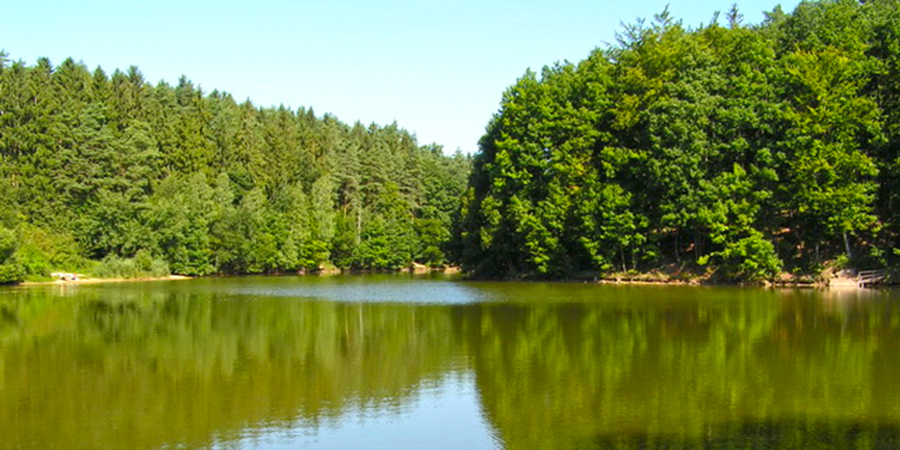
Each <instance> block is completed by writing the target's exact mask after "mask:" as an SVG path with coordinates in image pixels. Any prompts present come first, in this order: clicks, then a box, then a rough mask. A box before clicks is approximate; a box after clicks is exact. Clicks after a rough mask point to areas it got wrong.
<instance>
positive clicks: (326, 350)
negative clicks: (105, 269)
mask: <svg viewBox="0 0 900 450" xmlns="http://www.w3.org/2000/svg"><path fill="white" fill-rule="evenodd" d="M367 292H369V294H367ZM454 299H455V300H454ZM898 354H900V306H898V304H897V302H896V297H895V296H894V294H893V293H891V292H875V293H872V292H869V293H866V294H858V293H857V294H852V295H851V294H841V295H832V294H829V295H823V293H820V292H815V291H763V290H750V289H697V288H678V287H666V288H658V287H647V288H644V287H623V286H591V285H577V284H515V283H504V284H497V283H458V282H450V281H448V280H444V279H414V278H403V277H358V278H343V277H341V278H334V279H316V278H300V279H298V278H273V279H265V278H256V279H225V280H196V281H190V282H179V283H153V284H150V283H148V284H123V285H102V286H101V285H97V286H77V287H75V288H72V287H67V288H60V287H57V286H50V287H46V288H44V287H39V288H27V289H7V290H2V291H0V436H3V438H2V439H0V447H3V448H19V447H33V448H38V447H39V448H51V447H72V446H73V443H77V444H75V446H76V447H84V448H113V447H127V448H148V447H160V446H163V447H167V446H183V447H217V448H243V447H265V448H281V447H284V448H293V447H296V446H306V447H313V448H329V447H331V448H336V447H348V446H349V447H366V448H372V447H378V446H384V447H385V448H408V447H412V446H421V445H425V446H428V447H430V448H435V447H445V448H459V447H466V448H489V447H505V448H511V449H518V448H732V447H737V448H758V447H766V448H801V447H802V448H808V447H816V446H819V447H827V448H833V447H853V448H892V447H896V446H897V445H896V444H898V443H900V441H898V436H900V431H898V430H900V386H898V385H897V383H896V382H895V376H894V375H895V374H896V373H898V369H900V359H898V358H897V357H896V356H897V355H898Z"/></svg>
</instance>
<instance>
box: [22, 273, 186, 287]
mask: <svg viewBox="0 0 900 450" xmlns="http://www.w3.org/2000/svg"><path fill="white" fill-rule="evenodd" d="M192 278H193V277H187V276H184V275H168V276H165V277H144V278H79V279H77V280H54V281H25V282H23V283H20V284H19V286H36V285H41V284H96V283H127V282H133V281H174V280H190V279H192Z"/></svg>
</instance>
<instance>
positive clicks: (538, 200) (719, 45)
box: [455, 0, 900, 282]
mask: <svg viewBox="0 0 900 450" xmlns="http://www.w3.org/2000/svg"><path fill="white" fill-rule="evenodd" d="M461 209H462V214H461V220H460V222H459V223H458V224H457V225H456V226H457V229H456V235H457V240H456V243H455V254H456V257H457V258H458V259H459V260H460V261H461V262H462V264H463V266H464V268H466V269H468V270H470V271H472V272H473V273H474V274H476V275H480V276H490V277H510V276H513V277H515V276H538V277H568V276H572V275H575V274H580V273H597V272H598V271H599V272H607V273H608V272H648V271H653V270H659V269H663V270H665V269H667V268H673V267H674V268H676V269H688V270H689V271H693V273H695V274H696V273H698V272H699V273H713V274H714V275H713V277H714V279H718V280H722V281H750V282H753V281H762V280H771V279H775V278H776V277H778V276H779V275H780V274H781V273H783V272H788V273H794V274H817V273H819V272H821V271H822V270H823V269H826V268H841V267H848V266H850V267H857V268H861V267H868V268H874V267H885V266H890V265H893V264H896V263H895V262H894V260H895V259H896V257H897V255H896V253H897V251H896V250H895V249H896V248H897V247H898V234H900V2H898V1H896V0H875V1H868V2H857V1H850V0H838V1H815V2H803V3H801V4H800V5H799V6H798V7H797V8H796V10H795V11H794V12H792V13H786V12H784V11H782V10H781V9H775V10H774V11H772V12H769V13H767V14H766V19H765V20H764V21H763V23H761V24H753V25H746V24H744V23H743V20H742V16H741V14H740V13H739V11H738V10H737V9H736V7H735V8H733V9H732V10H731V11H729V12H727V13H726V14H724V15H723V16H722V17H718V15H717V16H716V17H714V18H713V20H712V21H711V22H710V23H709V24H708V25H703V26H698V27H696V28H689V27H686V26H684V25H683V24H682V23H681V22H679V21H677V20H675V19H674V18H673V17H671V16H670V14H669V13H668V12H667V11H665V12H663V13H661V14H659V15H657V16H656V17H655V18H654V20H652V21H639V22H638V23H636V24H633V25H630V26H626V27H624V29H623V30H622V31H621V32H620V33H619V35H618V43H617V44H615V45H611V46H609V47H608V48H603V49H597V50H595V51H594V52H592V53H591V54H590V55H589V56H588V57H587V59H585V60H584V61H581V62H579V63H577V64H573V63H561V64H557V65H554V66H552V67H546V68H544V69H543V71H542V72H541V73H540V74H536V73H533V72H531V71H529V72H526V73H525V75H524V76H523V77H522V78H521V79H519V80H518V82H517V83H515V85H513V86H512V87H510V88H509V89H508V90H507V91H506V92H505V94H504V95H503V99H502V103H501V108H500V111H499V112H498V113H497V114H496V115H495V116H494V118H493V119H492V121H491V122H490V124H489V125H488V127H487V133H486V135H485V136H484V137H483V138H482V140H481V142H480V152H479V153H478V154H476V156H475V158H474V163H473V174H472V178H471V180H470V184H469V188H468V190H467V192H466V194H465V196H464V198H463V202H462V207H461Z"/></svg>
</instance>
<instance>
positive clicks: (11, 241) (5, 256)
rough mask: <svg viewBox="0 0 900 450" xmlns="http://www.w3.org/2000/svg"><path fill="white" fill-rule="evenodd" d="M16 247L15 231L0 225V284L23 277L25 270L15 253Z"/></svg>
mask: <svg viewBox="0 0 900 450" xmlns="http://www.w3.org/2000/svg"><path fill="white" fill-rule="evenodd" d="M18 248H19V240H18V238H17V236H16V232H15V231H13V230H10V229H8V228H5V227H2V226H0V284H10V283H18V282H21V281H23V280H24V279H25V270H24V268H23V267H22V264H21V262H20V261H19V259H18V257H17V255H16V251H17V250H18Z"/></svg>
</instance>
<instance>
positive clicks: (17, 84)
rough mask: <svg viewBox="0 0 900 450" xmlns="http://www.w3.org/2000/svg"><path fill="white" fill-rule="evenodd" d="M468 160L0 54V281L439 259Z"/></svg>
mask: <svg viewBox="0 0 900 450" xmlns="http://www.w3.org/2000/svg"><path fill="white" fill-rule="evenodd" d="M470 165H471V160H470V158H469V157H466V156H463V155H461V154H459V153H458V152H457V154H456V155H454V156H452V157H448V156H445V155H444V154H443V152H442V150H441V148H440V147H439V146H436V145H429V146H420V145H419V144H417V142H416V139H415V136H414V135H412V134H410V133H409V132H407V131H405V130H403V129H401V128H399V127H398V126H397V125H396V124H393V125H389V126H376V125H371V126H364V125H362V124H360V123H358V122H357V123H355V124H354V125H347V124H345V123H342V122H340V121H339V120H337V119H336V118H335V117H333V116H331V115H327V114H326V115H324V116H321V117H319V116H316V115H315V114H314V112H313V110H312V109H304V108H301V109H299V110H297V111H292V110H288V109H286V108H284V107H278V108H261V107H257V106H254V105H253V104H252V103H251V102H250V101H249V100H248V101H245V102H243V103H238V102H236V101H235V100H234V99H233V98H232V97H231V96H230V95H229V94H227V93H221V92H218V91H213V92H212V93H209V94H206V93H204V92H203V91H202V90H201V89H200V88H199V87H198V86H194V85H193V84H192V83H191V82H190V81H188V80H187V79H186V78H184V77H182V78H181V79H180V80H179V82H178V85H177V86H171V85H169V84H167V83H165V82H160V83H158V84H156V85H152V84H150V83H148V82H146V81H145V80H144V78H143V76H142V75H141V73H140V72H139V71H138V70H137V68H135V67H132V68H130V69H129V70H128V71H127V72H121V71H118V70H117V71H115V72H113V73H112V75H107V74H106V73H104V71H103V70H102V69H100V68H97V69H96V70H94V71H89V70H88V69H87V68H86V67H85V66H84V65H83V64H81V63H76V62H75V61H73V60H72V59H68V60H66V61H64V62H62V64H60V65H58V66H56V67H54V66H53V65H52V64H51V62H50V61H48V60H47V59H40V60H38V61H37V64H36V65H33V66H29V65H26V64H25V63H22V62H11V61H9V59H8V58H7V57H6V55H5V54H2V53H0V282H10V281H17V280H21V279H23V278H24V277H27V276H42V275H47V274H48V273H49V271H51V270H54V269H56V270H60V269H68V270H74V268H83V267H85V266H86V265H88V266H89V265H90V264H89V263H88V261H91V260H103V261H104V265H103V267H104V268H105V269H106V270H107V272H109V271H112V272H117V271H119V272H121V271H125V272H134V273H151V272H152V273H156V272H167V271H171V272H174V273H179V274H189V275H206V274H212V273H271V272H282V271H297V270H302V269H316V268H319V267H323V266H325V265H330V264H334V265H336V266H337V267H339V268H352V269H396V268H400V267H405V266H409V265H410V264H413V263H414V262H417V263H421V264H427V265H441V264H444V263H446V256H445V253H444V252H445V246H446V243H447V241H448V240H449V238H450V232H449V230H450V222H451V213H452V212H453V211H454V210H455V209H456V208H457V205H458V198H459V196H460V195H461V194H462V192H463V191H464V189H465V183H466V179H467V177H468V173H469V170H470Z"/></svg>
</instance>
